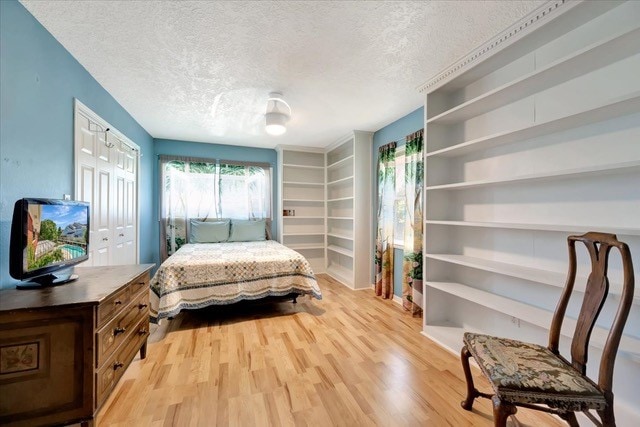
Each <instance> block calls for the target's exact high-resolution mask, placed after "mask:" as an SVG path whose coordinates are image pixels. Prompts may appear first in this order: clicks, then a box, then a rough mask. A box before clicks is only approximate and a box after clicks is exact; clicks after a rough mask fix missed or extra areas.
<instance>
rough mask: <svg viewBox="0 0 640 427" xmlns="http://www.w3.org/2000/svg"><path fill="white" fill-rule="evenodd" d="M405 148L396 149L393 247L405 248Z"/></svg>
mask: <svg viewBox="0 0 640 427" xmlns="http://www.w3.org/2000/svg"><path fill="white" fill-rule="evenodd" d="M404 158H405V157H404V146H402V147H398V149H396V194H395V202H394V209H393V213H394V230H393V245H394V246H395V247H396V248H399V249H402V247H403V246H404V223H405V218H406V198H405V192H404Z"/></svg>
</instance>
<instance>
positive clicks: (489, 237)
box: [421, 0, 640, 425]
mask: <svg viewBox="0 0 640 427" xmlns="http://www.w3.org/2000/svg"><path fill="white" fill-rule="evenodd" d="M638 76H640V2H634V1H628V2H589V1H575V2H564V1H560V0H558V1H551V2H548V3H546V4H545V5H543V6H541V7H540V8H539V9H537V10H536V11H534V12H533V13H532V14H530V15H529V16H527V17H525V18H524V19H523V20H522V21H521V22H518V23H516V24H515V25H514V26H512V27H511V28H509V29H508V30H506V31H505V32H504V33H502V34H500V35H498V36H497V37H496V38H494V39H492V40H491V41H489V42H487V43H486V44H485V45H483V46H481V47H479V48H478V49H476V50H475V51H473V52H471V53H470V54H469V55H468V56H467V57H465V58H463V59H461V60H460V61H459V62H457V63H456V64H454V65H452V66H451V67H450V68H449V69H447V70H444V71H443V72H442V73H441V74H439V75H438V76H436V77H435V78H434V79H432V80H431V81H429V82H427V83H426V84H425V85H424V86H423V87H422V88H421V90H422V91H423V92H424V93H425V94H426V103H425V123H426V125H425V127H426V149H425V165H426V167H425V169H426V176H425V242H424V248H425V250H424V252H425V258H424V272H425V277H424V280H425V292H424V301H423V304H424V310H425V311H424V325H423V333H424V334H425V335H426V336H428V337H430V338H432V339H433V340H435V341H436V342H438V343H440V344H442V345H443V346H445V347H446V348H448V349H450V350H451V351H454V352H456V353H458V352H459V351H460V348H461V347H462V334H463V332H464V331H478V332H483V333H489V334H492V335H499V336H508V337H512V338H516V339H522V340H527V341H533V342H538V343H540V344H546V343H547V336H548V328H549V327H550V325H551V317H552V314H553V311H554V309H555V305H556V303H557V301H558V300H559V296H560V292H561V290H562V287H563V286H564V282H565V277H566V269H567V264H568V255H567V244H566V239H567V236H568V235H570V234H581V233H584V232H587V231H602V232H607V233H614V234H617V235H618V238H619V239H620V240H622V241H625V242H626V243H628V244H629V246H630V249H631V254H632V256H633V260H634V262H635V272H636V278H637V277H640V274H638V273H639V271H640V270H639V268H640V267H639V266H640V78H638ZM578 252H579V256H578V263H579V268H578V279H577V282H576V289H575V290H574V295H573V298H572V302H571V304H570V306H569V309H568V318H567V320H565V322H564V324H563V328H562V336H563V338H562V341H561V351H562V352H563V353H564V354H565V355H566V356H569V355H570V353H569V351H568V346H569V342H570V337H571V336H572V335H573V332H574V330H575V327H576V320H575V319H576V317H577V313H578V311H579V309H580V304H581V300H582V298H583V296H584V283H586V277H587V276H588V273H589V271H590V265H589V259H588V256H587V255H586V253H585V252H584V248H582V247H578ZM612 253H613V255H612V259H611V262H610V265H609V276H610V279H611V294H612V295H611V297H610V298H609V300H608V301H607V303H606V304H605V306H604V308H603V310H602V314H601V316H600V319H599V322H598V325H597V326H596V328H595V329H594V331H593V333H592V339H591V348H590V354H589V355H590V361H589V362H590V363H589V368H588V369H589V372H588V374H589V375H590V376H591V377H592V378H597V369H598V363H599V359H600V354H601V349H602V346H603V345H604V342H605V340H606V337H607V331H608V329H607V328H608V326H609V324H610V323H611V321H612V319H613V317H614V316H615V309H616V308H617V303H618V302H619V295H620V290H621V283H622V269H621V265H620V259H619V256H618V255H617V254H616V253H615V251H612ZM636 287H637V288H638V286H636ZM639 383H640V292H636V296H635V298H634V305H633V307H632V311H631V314H630V317H629V320H628V322H627V326H626V328H625V331H624V336H623V339H622V342H621V344H620V349H619V352H618V358H617V361H616V371H615V378H614V393H615V394H616V418H617V420H618V421H619V423H620V425H640V412H638V406H637V390H635V388H636V387H635V386H637V384H639ZM634 402H635V404H634Z"/></svg>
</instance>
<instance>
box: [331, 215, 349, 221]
mask: <svg viewBox="0 0 640 427" xmlns="http://www.w3.org/2000/svg"><path fill="white" fill-rule="evenodd" d="M327 219H345V220H353V217H352V216H328V217H327Z"/></svg>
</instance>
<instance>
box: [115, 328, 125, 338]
mask: <svg viewBox="0 0 640 427" xmlns="http://www.w3.org/2000/svg"><path fill="white" fill-rule="evenodd" d="M126 331H127V328H115V329H114V330H113V336H114V337H117V336H118V335H120V334H124V333H125V332H126Z"/></svg>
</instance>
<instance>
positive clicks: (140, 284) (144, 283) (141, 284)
mask: <svg viewBox="0 0 640 427" xmlns="http://www.w3.org/2000/svg"><path fill="white" fill-rule="evenodd" d="M146 284H147V282H138V286H144V285H146Z"/></svg>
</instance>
